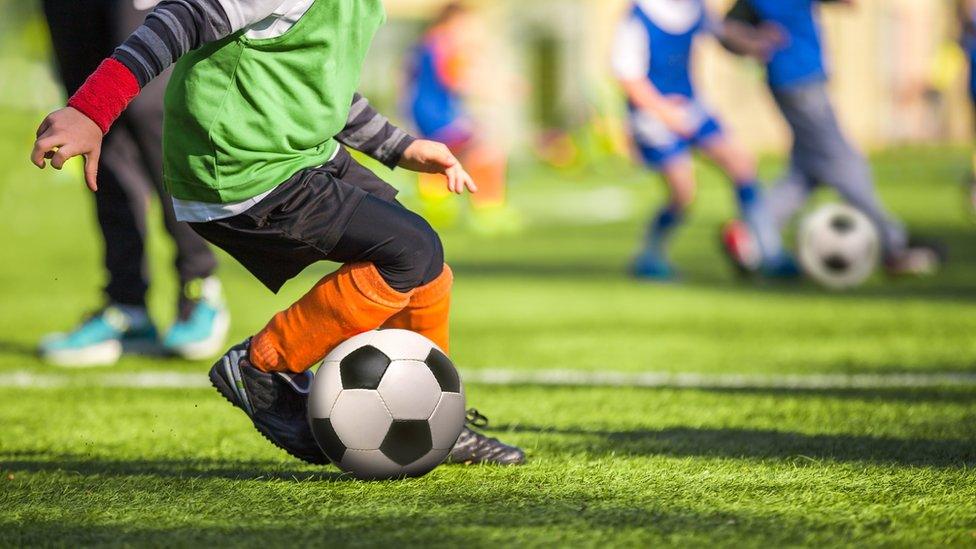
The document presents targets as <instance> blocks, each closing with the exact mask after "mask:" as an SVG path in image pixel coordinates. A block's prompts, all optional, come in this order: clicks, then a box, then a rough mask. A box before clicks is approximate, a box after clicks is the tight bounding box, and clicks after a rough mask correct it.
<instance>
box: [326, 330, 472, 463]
mask: <svg viewBox="0 0 976 549" xmlns="http://www.w3.org/2000/svg"><path fill="white" fill-rule="evenodd" d="M308 413H309V422H310V423H311V427H312V432H313V433H314V434H315V440H316V442H318V444H319V447H321V448H322V451H323V452H325V454H326V455H327V456H328V457H329V459H330V460H332V462H333V463H334V464H335V465H336V466H337V467H339V468H340V469H342V470H343V471H345V472H347V473H349V474H351V475H353V476H354V477H356V478H359V479H363V480H382V479H392V478H402V477H419V476H423V475H425V474H427V473H429V472H430V471H432V470H433V469H434V468H435V467H437V466H438V465H440V464H441V463H442V462H443V461H444V460H445V459H446V458H447V455H448V453H449V452H450V450H451V448H452V447H453V446H454V443H455V442H457V439H458V436H459V435H460V434H461V429H462V428H463V427H464V421H465V398H464V388H463V386H462V384H461V379H460V377H459V376H458V372H457V370H456V369H455V368H454V364H453V363H452V362H451V360H450V359H449V358H447V356H446V355H445V354H444V353H443V352H441V350H440V349H439V348H438V347H437V346H436V345H435V344H434V343H433V342H432V341H430V340H429V339H427V338H425V337H423V336H421V335H419V334H416V333H414V332H409V331H405V330H382V331H375V332H368V333H365V334H362V335H359V336H356V337H353V338H352V339H349V340H348V341H346V342H345V343H343V344H341V345H339V347H337V348H336V349H335V350H334V351H332V352H331V353H330V354H329V356H327V357H326V358H325V360H324V361H323V363H322V366H321V367H320V368H319V371H318V373H317V374H316V375H315V381H314V382H313V384H312V391H311V395H310V396H309V406H308Z"/></svg>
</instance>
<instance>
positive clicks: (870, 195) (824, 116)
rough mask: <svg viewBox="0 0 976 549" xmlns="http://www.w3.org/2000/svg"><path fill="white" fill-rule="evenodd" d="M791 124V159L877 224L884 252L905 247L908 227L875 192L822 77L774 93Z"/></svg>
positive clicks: (811, 178) (811, 176) (867, 172)
mask: <svg viewBox="0 0 976 549" xmlns="http://www.w3.org/2000/svg"><path fill="white" fill-rule="evenodd" d="M774 97H775V99H776V102H777V103H778V104H779V107H780V110H782V112H783V115H784V116H785V117H786V119H787V121H788V122H789V124H790V126H791V128H792V129H793V134H794V139H795V140H796V143H795V145H794V147H793V158H792V163H793V166H794V167H795V168H798V169H799V170H801V171H802V172H803V174H804V175H805V176H806V177H807V178H808V179H809V180H811V181H815V182H817V183H822V184H826V185H830V186H832V187H834V188H835V189H836V190H837V192H838V193H840V195H841V196H842V197H843V198H844V200H846V201H847V202H848V203H850V204H851V205H852V206H854V207H855V208H858V209H859V210H861V211H862V212H864V214H865V215H867V216H868V217H869V218H870V219H871V221H872V222H873V223H874V224H875V226H876V227H877V228H878V231H879V232H880V234H881V238H882V242H883V244H884V248H885V251H886V253H888V254H893V253H897V252H899V251H901V250H903V249H904V248H905V246H906V245H907V242H908V236H907V234H906V232H905V228H904V227H903V226H902V225H901V223H899V222H898V221H897V220H895V219H894V218H893V217H892V216H891V215H890V214H889V213H888V212H887V211H886V210H885V208H884V206H882V204H881V201H880V200H879V198H878V196H877V193H876V192H875V187H874V179H873V177H872V174H871V168H870V166H869V165H868V163H867V160H866V159H865V158H864V156H863V155H861V153H859V152H858V151H857V150H855V149H854V147H853V146H852V145H851V143H850V141H848V140H847V137H846V136H845V135H844V133H843V131H842V130H841V128H840V124H839V123H838V122H837V116H836V115H835V113H834V109H833V105H832V104H831V102H830V97H829V96H828V94H827V89H826V86H825V85H824V84H823V83H822V82H815V83H811V84H807V85H804V86H799V87H797V88H793V89H789V90H785V91H778V92H776V93H774Z"/></svg>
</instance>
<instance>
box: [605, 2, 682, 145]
mask: <svg viewBox="0 0 976 549" xmlns="http://www.w3.org/2000/svg"><path fill="white" fill-rule="evenodd" d="M651 55H654V52H652V51H651V44H650V37H649V36H648V34H647V30H646V29H645V27H644V25H643V24H642V23H640V21H638V20H637V19H635V17H634V16H630V17H627V18H625V19H624V20H623V21H621V23H620V25H619V26H618V28H617V32H616V35H615V38H614V42H613V48H612V53H611V60H610V61H611V63H610V64H611V68H612V70H613V73H614V76H615V77H616V78H617V81H618V82H619V83H620V87H621V89H623V91H624V93H625V94H626V95H627V99H628V100H629V101H630V103H631V104H632V105H634V106H635V107H636V108H638V109H640V110H642V111H645V112H647V113H650V114H652V115H653V116H655V117H656V118H658V119H660V120H661V121H662V122H664V124H665V125H666V126H667V127H668V129H670V130H671V131H672V132H674V133H676V134H678V135H691V134H692V133H693V128H692V127H691V125H690V123H689V117H688V113H687V100H686V99H684V98H682V97H677V96H666V95H664V94H662V93H661V92H660V90H658V89H657V87H655V86H654V83H653V82H651V80H650V79H649V78H648V76H647V75H648V71H649V70H650V67H651Z"/></svg>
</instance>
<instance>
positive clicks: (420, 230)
mask: <svg viewBox="0 0 976 549" xmlns="http://www.w3.org/2000/svg"><path fill="white" fill-rule="evenodd" d="M395 238H396V241H397V244H396V247H397V250H398V253H396V254H394V255H393V256H392V257H391V258H390V259H389V261H385V262H383V264H377V266H376V267H377V270H379V272H380V274H381V275H382V276H383V278H384V279H385V280H386V282H387V283H388V284H389V285H390V287H392V288H393V289H395V290H397V291H400V292H410V291H413V290H415V289H417V288H419V287H421V286H425V285H427V284H429V283H430V282H433V281H434V280H435V279H436V278H437V277H438V276H440V274H441V272H442V271H443V270H444V246H443V244H442V243H441V239H440V237H439V236H438V235H437V232H436V231H434V229H433V228H432V227H431V226H430V224H429V223H427V221H425V220H424V219H423V218H422V217H420V216H417V215H416V214H413V219H412V220H411V222H410V223H409V224H408V225H406V226H404V230H403V232H401V233H400V234H399V235H397V236H396V237H395Z"/></svg>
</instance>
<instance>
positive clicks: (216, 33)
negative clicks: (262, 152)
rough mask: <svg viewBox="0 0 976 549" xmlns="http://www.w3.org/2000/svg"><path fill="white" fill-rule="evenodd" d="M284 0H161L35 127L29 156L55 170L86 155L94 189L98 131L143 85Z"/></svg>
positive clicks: (88, 179) (87, 173)
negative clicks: (61, 104) (62, 103)
mask: <svg viewBox="0 0 976 549" xmlns="http://www.w3.org/2000/svg"><path fill="white" fill-rule="evenodd" d="M282 3H283V0H163V1H162V2H160V3H159V4H158V5H157V6H156V7H155V8H154V9H153V11H152V12H150V13H149V15H148V16H147V17H146V21H145V22H144V23H143V24H142V26H140V27H139V28H138V29H136V31H135V32H134V33H132V35H131V36H129V38H127V39H126V40H125V42H123V43H122V45H120V46H119V47H118V48H117V49H116V50H115V52H114V53H113V54H112V56H111V57H109V58H108V59H106V60H105V61H103V62H102V64H101V65H99V66H98V69H96V70H95V72H94V73H92V75H91V76H90V77H89V78H88V80H87V81H86V82H85V84H84V85H83V86H82V87H81V89H79V90H78V91H77V93H75V94H74V95H73V96H72V97H71V98H70V99H69V100H68V106H67V107H65V108H63V109H60V110H58V111H55V112H53V113H51V114H50V115H48V116H47V118H45V119H44V121H43V122H42V123H41V125H40V127H39V128H38V130H37V140H36V141H35V142H34V150H33V151H32V152H31V161H32V162H33V163H34V164H35V165H36V166H37V167H39V168H43V167H44V166H45V163H46V160H50V161H51V165H52V166H53V167H54V168H56V169H61V167H62V166H63V165H64V163H65V162H66V161H67V160H68V159H70V158H72V157H74V156H84V157H85V180H86V182H87V183H88V187H89V188H90V189H91V190H92V191H95V190H97V188H98V187H97V182H96V175H97V172H98V159H99V155H100V153H101V143H102V136H103V135H104V134H105V133H107V132H108V130H109V128H111V127H112V123H113V122H115V120H116V119H117V118H118V117H119V115H121V114H122V112H123V111H124V110H125V108H126V107H127V106H128V105H129V103H130V102H131V101H132V100H133V99H134V98H135V97H136V96H137V95H139V92H140V91H141V90H142V88H143V87H144V86H145V85H146V84H148V83H149V82H150V81H151V80H152V79H153V78H155V77H156V76H158V75H159V74H160V73H161V72H163V71H164V70H165V69H166V68H167V67H169V66H170V65H172V64H173V63H175V62H176V60H177V59H179V58H180V57H182V56H183V55H184V54H186V53H187V52H189V51H191V50H194V49H196V48H199V47H200V46H202V45H204V44H206V43H209V42H214V41H217V40H220V39H222V38H225V37H227V36H230V35H231V34H233V33H235V32H237V31H239V30H241V29H244V28H247V27H249V26H251V25H253V24H255V23H257V22H259V21H262V20H264V19H266V18H267V17H268V16H270V15H272V14H273V13H275V10H276V9H277V8H278V7H279V6H281V4H282Z"/></svg>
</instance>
